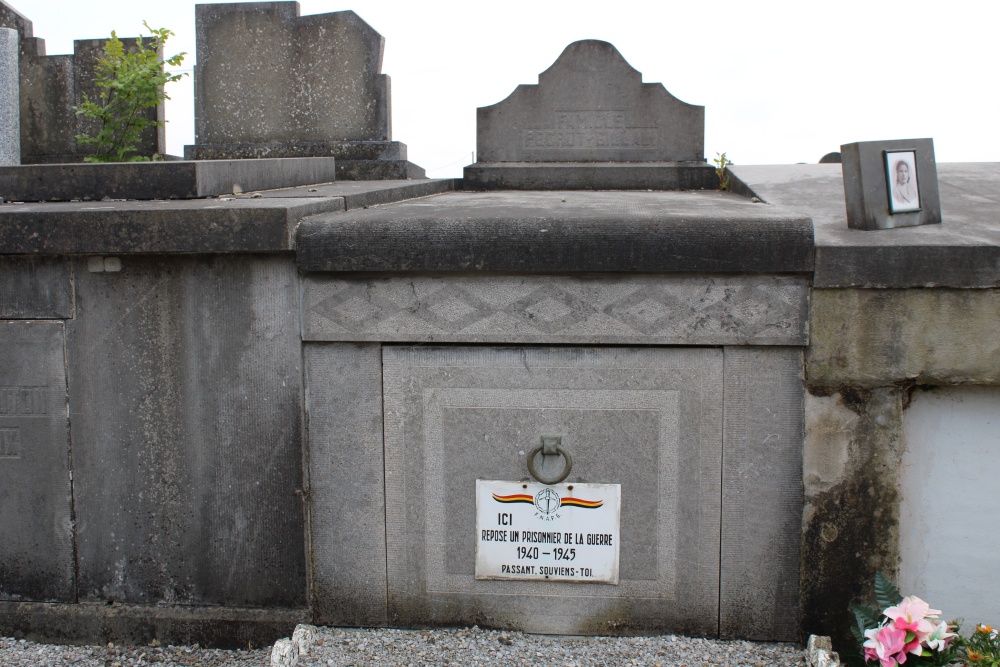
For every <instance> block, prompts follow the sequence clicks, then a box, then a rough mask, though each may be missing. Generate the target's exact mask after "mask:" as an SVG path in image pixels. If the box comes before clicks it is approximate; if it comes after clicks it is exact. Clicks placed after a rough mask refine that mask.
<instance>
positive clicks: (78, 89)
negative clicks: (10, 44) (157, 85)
mask: <svg viewBox="0 0 1000 667" xmlns="http://www.w3.org/2000/svg"><path fill="white" fill-rule="evenodd" d="M0 27H6V28H12V29H14V30H16V31H17V33H18V40H19V49H20V63H19V67H18V69H19V73H20V91H19V97H20V100H19V103H20V117H21V118H20V123H21V162H22V163H24V164H51V163H59V162H81V161H82V160H83V158H84V157H86V156H87V155H90V154H92V153H93V152H94V147H93V146H90V145H78V144H77V141H76V135H77V134H84V133H87V132H88V130H89V129H90V127H91V126H90V125H89V123H90V122H91V121H89V120H88V119H85V118H83V117H82V116H77V115H76V112H75V111H74V109H73V107H74V106H77V105H79V104H80V103H81V102H83V93H84V92H86V93H87V95H88V96H89V97H90V98H91V99H94V98H95V97H96V96H97V89H96V87H95V86H94V83H93V80H94V69H95V66H96V57H97V56H99V55H101V54H102V53H103V49H104V43H105V41H106V40H105V39H90V40H77V41H75V42H74V43H73V55H58V56H49V55H46V53H45V40H44V39H39V38H38V37H35V36H34V31H33V28H32V23H31V21H29V20H28V19H27V18H25V17H24V16H23V15H21V14H19V13H18V12H17V11H16V10H14V9H13V8H12V7H10V6H9V5H6V4H4V2H3V1H2V0H0ZM120 39H121V40H122V42H123V43H124V45H125V47H126V48H129V47H130V46H134V44H135V37H121V38H120ZM144 113H145V114H146V116H147V118H149V119H150V120H163V105H160V106H158V107H156V108H153V109H146V110H145V111H144ZM165 146H166V142H165V139H164V131H163V128H162V127H150V128H148V129H147V130H146V131H145V132H143V134H142V136H141V138H140V142H139V154H141V155H152V154H154V153H160V154H162V153H164V152H165Z"/></svg>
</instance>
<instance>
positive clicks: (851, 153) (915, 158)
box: [840, 139, 941, 230]
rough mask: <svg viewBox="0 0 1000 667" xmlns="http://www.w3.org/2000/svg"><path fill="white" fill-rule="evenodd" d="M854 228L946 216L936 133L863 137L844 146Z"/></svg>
mask: <svg viewBox="0 0 1000 667" xmlns="http://www.w3.org/2000/svg"><path fill="white" fill-rule="evenodd" d="M840 152H841V154H842V158H843V172H844V200H845V203H846V205H847V226H848V227H850V228H851V229H866V230H874V229H894V228H896V227H912V226H915V225H929V224H935V223H940V222H941V197H940V195H939V193H938V179H937V164H936V163H935V161H934V140H933V139H897V140H891V141H861V142H856V143H853V144H844V145H843V146H841V147H840Z"/></svg>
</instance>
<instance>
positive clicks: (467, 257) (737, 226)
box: [296, 192, 813, 274]
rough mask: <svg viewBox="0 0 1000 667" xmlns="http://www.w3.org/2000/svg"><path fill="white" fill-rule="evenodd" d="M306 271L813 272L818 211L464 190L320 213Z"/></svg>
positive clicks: (713, 198) (691, 198) (311, 230)
mask: <svg viewBox="0 0 1000 667" xmlns="http://www.w3.org/2000/svg"><path fill="white" fill-rule="evenodd" d="M296 247H297V250H298V263H299V266H300V268H302V269H303V270H305V271H372V272H396V271H435V272H453V271H474V272H480V271H504V272H517V273H535V274H553V273H562V274H580V273H601V272H611V273H616V272H626V273H671V272H706V273H712V272H715V273H732V272H745V273H771V274H780V273H801V272H811V271H812V268H813V235H812V224H811V222H810V220H809V218H807V217H805V216H801V215H786V214H782V213H778V212H775V211H774V210H773V209H770V208H768V207H766V206H761V205H759V204H752V203H750V202H749V201H748V200H746V199H743V198H741V197H738V196H735V195H729V194H724V193H718V192H712V193H708V192H705V193H680V192H661V193H630V194H627V195H626V194H624V193H612V192H561V193H541V192H522V193H512V192H504V193H464V192H456V193H451V194H446V195H440V196H438V197H435V198H434V199H430V200H427V199H424V200H419V201H410V202H402V203H399V204H390V205H387V206H381V207H378V208H375V209H368V210H361V211H349V212H347V213H344V214H332V215H321V216H314V217H312V218H310V219H308V220H305V221H303V222H302V224H300V225H299V227H298V230H297V232H296Z"/></svg>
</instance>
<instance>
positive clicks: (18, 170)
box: [0, 157, 336, 201]
mask: <svg viewBox="0 0 1000 667" xmlns="http://www.w3.org/2000/svg"><path fill="white" fill-rule="evenodd" d="M334 180H336V172H335V161H334V158H329V157H327V158H293V159H269V160H218V161H199V162H195V161H183V160H182V161H176V162H109V163H76V164H45V165H42V164H38V165H20V166H15V167H0V197H3V198H4V199H7V200H11V201H69V200H74V199H80V200H99V199H105V198H107V199H196V198H199V197H213V196H216V195H223V194H229V193H231V192H236V193H239V192H249V191H252V190H273V189H275V188H290V187H295V186H297V185H312V184H315V183H330V182H332V181H334Z"/></svg>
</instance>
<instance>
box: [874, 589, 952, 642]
mask: <svg viewBox="0 0 1000 667" xmlns="http://www.w3.org/2000/svg"><path fill="white" fill-rule="evenodd" d="M884 613H885V615H886V616H887V617H888V618H891V619H892V620H893V625H894V626H895V627H896V628H897V629H899V630H903V631H905V632H912V633H913V634H914V637H915V641H916V644H915V647H914V645H913V642H909V643H908V644H907V649H906V650H907V651H908V652H910V653H913V654H914V655H920V643H921V642H923V641H924V640H925V639H927V637H928V635H930V634H931V632H933V631H934V623H932V622H931V621H930V620H929V619H932V618H937V616H938V614H940V613H941V610H940V609H931V607H930V605H929V604H927V603H926V602H924V601H923V600H921V599H920V598H918V597H917V596H916V595H909V596H907V597H905V598H903V600H902V602H900V603H899V604H898V605H896V606H895V607H889V608H888V609H886V610H885V612H884Z"/></svg>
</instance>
